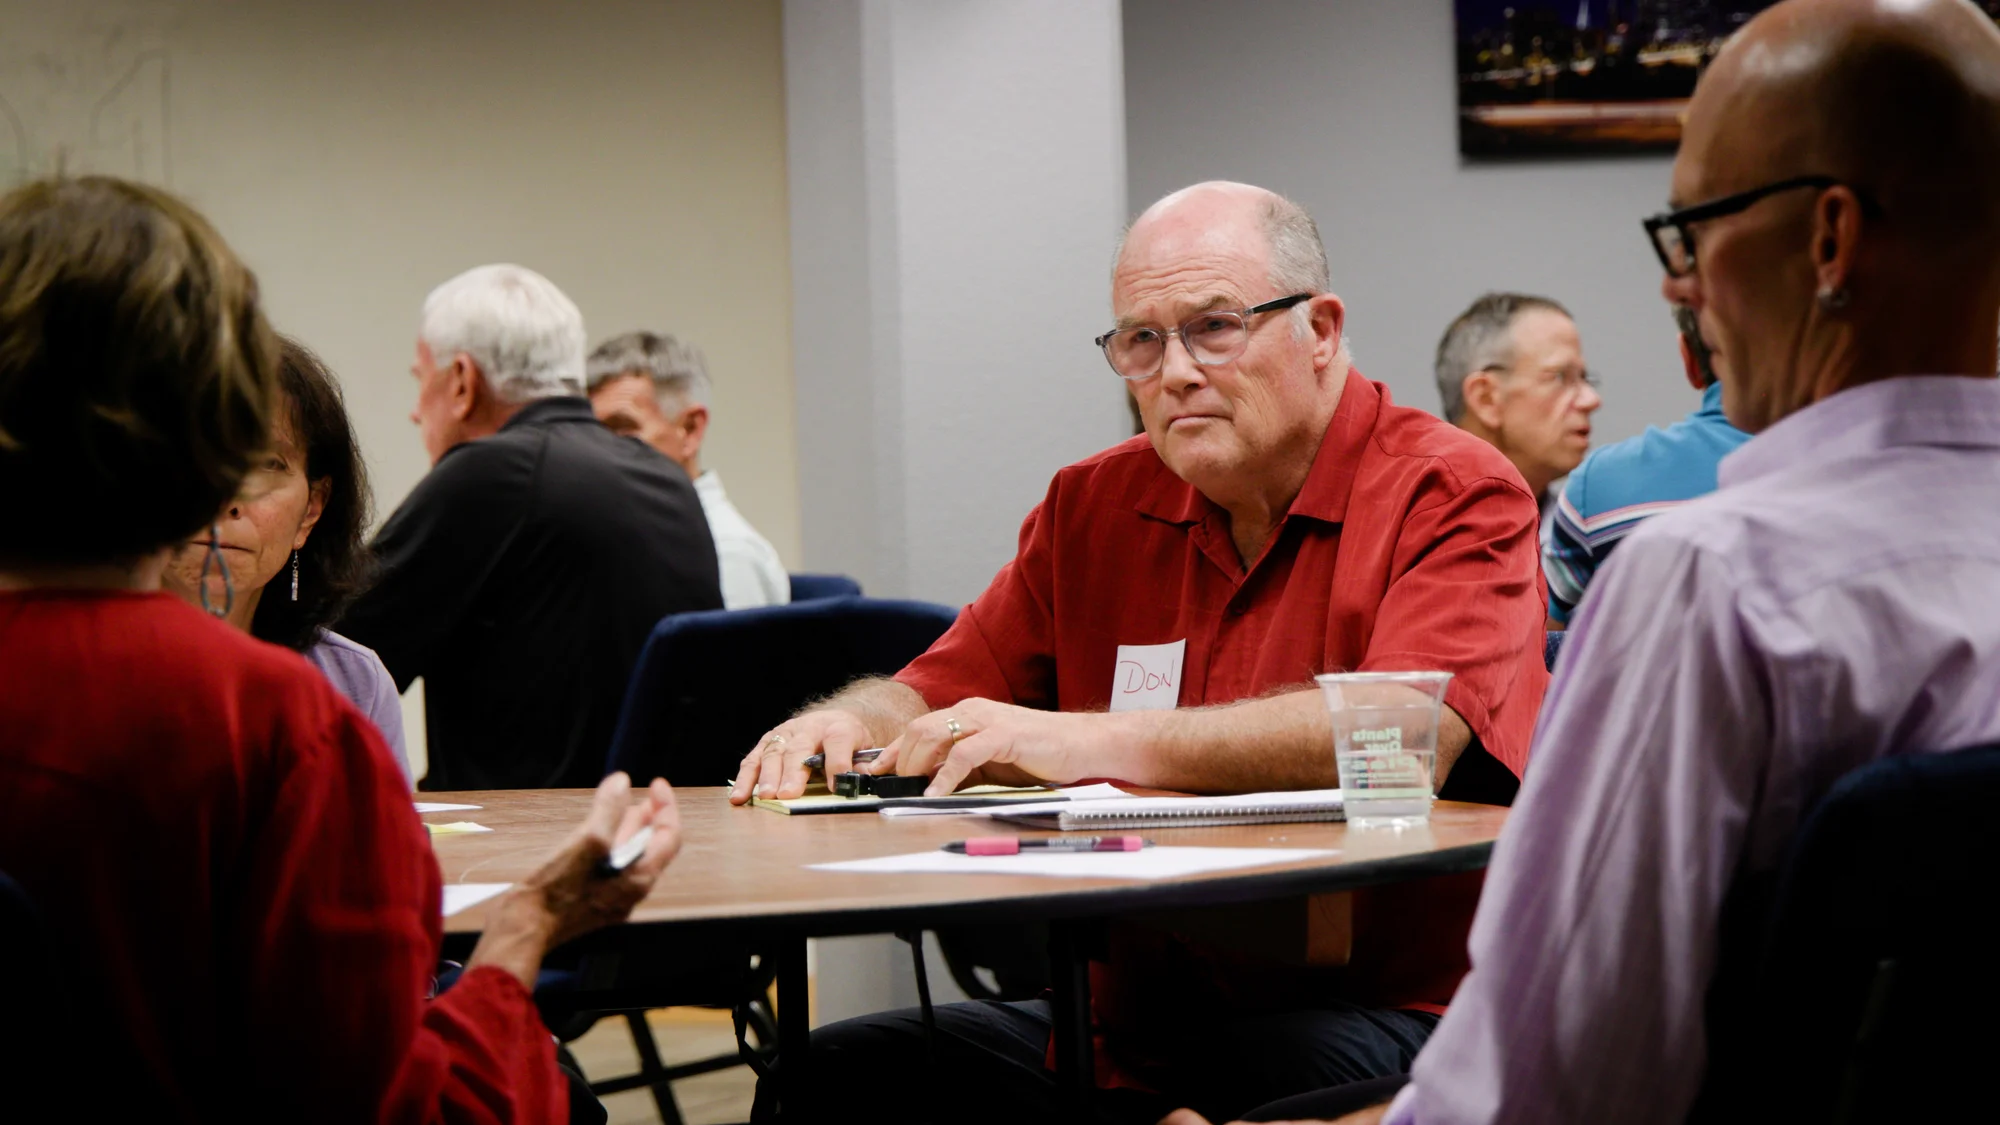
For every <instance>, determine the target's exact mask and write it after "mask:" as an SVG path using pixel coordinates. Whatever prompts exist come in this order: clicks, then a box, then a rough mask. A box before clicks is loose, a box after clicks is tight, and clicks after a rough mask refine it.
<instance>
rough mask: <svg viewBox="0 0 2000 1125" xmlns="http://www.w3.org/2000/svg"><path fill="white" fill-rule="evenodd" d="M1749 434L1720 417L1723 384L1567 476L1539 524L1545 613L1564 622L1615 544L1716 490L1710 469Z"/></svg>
mask: <svg viewBox="0 0 2000 1125" xmlns="http://www.w3.org/2000/svg"><path fill="white" fill-rule="evenodd" d="M1749 440H1750V435H1749V434H1746V433H1744V432H1743V431H1742V430H1739V429H1737V428H1736V427H1734V426H1732V425H1730V424H1729V419H1727V418H1725V417H1723V415H1722V384H1720V383H1712V384H1710V385H1709V387H1708V389H1707V390H1705V391H1703V392H1702V393H1701V407H1700V409H1698V410H1696V411H1695V412H1694V413H1692V414H1690V415H1688V416H1687V417H1686V418H1684V419H1682V420H1681V421H1679V422H1675V423H1674V424H1673V425H1671V426H1668V427H1667V428H1666V429H1664V430H1663V429H1660V428H1659V427H1657V426H1648V427H1646V432H1645V433H1643V434H1640V435H1639V436H1638V437H1635V438H1627V439H1626V440H1624V441H1621V442H1617V443H1616V444H1613V445H1607V446H1605V447H1604V448H1603V449H1600V450H1597V451H1596V452H1594V453H1592V454H1591V455H1590V456H1589V457H1587V458H1585V459H1584V462H1583V464H1581V465H1579V466H1577V470H1576V471H1575V472H1574V473H1571V474H1570V476H1569V481H1568V483H1567V484H1565V485H1564V486H1563V490H1562V496H1561V498H1560V499H1559V500H1558V501H1557V502H1556V510H1555V515H1554V517H1553V518H1551V519H1550V520H1548V521H1547V522H1546V523H1544V524H1543V525H1542V574H1543V576H1544V577H1546V578H1547V579H1548V583H1549V617H1550V618H1551V619H1552V620H1555V621H1559V622H1563V623H1565V624H1567V623H1568V621H1569V615H1570V613H1571V612H1572V611H1573V610H1575V609H1576V603H1578V602H1579V601H1582V600H1583V590H1584V587H1586V586H1588V585H1590V579H1591V577H1592V576H1593V575H1595V574H1596V573H1597V568H1598V567H1600V566H1603V565H1604V560H1605V559H1607V558H1609V557H1610V555H1611V550H1612V548H1614V547H1616V546H1617V545H1618V541H1619V540H1621V539H1623V538H1625V536H1627V535H1629V534H1631V532H1632V529H1633V528H1635V527H1637V526H1639V525H1640V524H1641V523H1643V522H1644V521H1646V520H1647V519H1649V518H1651V517H1653V516H1657V515H1659V514H1660V513H1661V512H1665V511H1670V510H1672V509H1674V508H1677V507H1679V506H1680V505H1682V504H1685V503H1687V502H1688V501H1689V500H1692V499H1694V498H1695V497H1697V496H1706V495H1707V494H1709V493H1711V492H1714V491H1715V467H1716V465H1718V464H1720V463H1721V461H1722V458H1723V457H1724V456H1725V455H1727V454H1728V453H1729V452H1730V451H1731V450H1733V449H1735V448H1736V447H1737V446H1739V445H1742V444H1743V443H1744V442H1746V441H1749Z"/></svg>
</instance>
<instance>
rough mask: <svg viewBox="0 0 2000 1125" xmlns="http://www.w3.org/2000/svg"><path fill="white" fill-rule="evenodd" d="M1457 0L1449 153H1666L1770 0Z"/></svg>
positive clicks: (1475, 154)
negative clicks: (1700, 83) (1698, 83)
mask: <svg viewBox="0 0 2000 1125" xmlns="http://www.w3.org/2000/svg"><path fill="white" fill-rule="evenodd" d="M1454 2H1455V4H1456V9H1457V11H1456V14H1457V38H1458V151H1459V152H1460V153H1461V154H1463V155H1465V156H1470V157H1492V156H1546V155H1560V154H1569V153H1626V152H1672V151H1673V150H1674V148H1675V146H1677V145H1679V144H1680V139H1681V114H1682V112H1683V111H1684V110H1685V109H1686V107H1687V100H1688V98H1689V96H1690V95H1692V94H1693V93H1694V83H1695V79H1696V78H1698V77H1700V75H1701V72H1702V70H1703V68H1704V67H1706V66H1707V65H1708V62H1709V60H1710V59H1713V58H1714V57H1715V53H1716V52H1717V51H1719V50H1721V49H1722V44H1723V41H1724V40H1726V39H1727V38H1729V36H1730V34H1731V33H1732V32H1734V31H1735V30H1736V29H1737V28H1739V27H1742V26H1743V25H1744V24H1745V23H1747V22H1749V20H1750V17H1752V16H1754V15H1756V14H1757V13H1758V12H1760V11H1762V10H1764V9H1765V8H1768V7H1770V6H1771V4H1772V3H1774V2H1775V0H1733V2H1732V0H1454ZM1996 6H2000V5H1996Z"/></svg>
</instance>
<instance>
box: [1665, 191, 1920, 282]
mask: <svg viewBox="0 0 2000 1125" xmlns="http://www.w3.org/2000/svg"><path fill="white" fill-rule="evenodd" d="M1840 184H1841V181H1840V180H1839V179H1837V178H1835V177H1833V176H1793V177H1792V178H1791V179H1789V180H1779V181H1778V182H1777V183H1773V184H1765V185H1764V186H1763V187H1757V188H1751V189H1750V190H1749V191H1739V192H1737V193H1736V194H1735V195H1725V196H1723V197H1722V198H1720V199H1711V200H1709V201H1707V202H1706V203H1697V204H1695V205H1693V206H1692V207H1683V208H1681V209H1680V210H1678V211H1665V212H1662V213H1660V214H1658V215H1654V216H1653V217H1652V218H1650V219H1646V220H1644V223H1645V227H1646V237H1647V238H1649V239H1651V240H1652V243H1653V253H1655V254H1658V255H1659V256H1660V265H1662V266H1664V267H1666V271H1667V276H1668V277H1686V276H1688V275H1689V274H1691V273H1693V272H1694V224H1695V223H1701V222H1707V221H1708V220H1710V219H1720V218H1722V217H1723V216H1725V215H1734V214H1736V213H1737V212H1739V211H1747V210H1749V209H1750V208H1751V207H1753V206H1755V205H1756V204H1757V203H1759V202H1761V201H1762V200H1763V199H1764V198H1765V197H1766V196H1772V195H1776V194H1778V193H1779V192H1781V191H1797V190H1798V189H1799V188H1808V187H1809V188H1818V189H1821V190H1825V189H1826V188H1830V187H1838V186H1840ZM1854 194H1855V198H1857V199H1859V200H1860V201H1861V213H1862V214H1864V215H1871V216H1872V215H1878V214H1880V213H1881V208H1880V207H1877V206H1876V205H1875V203H1874V201H1872V200H1870V199H1869V198H1868V197H1867V196H1865V195H1862V194H1861V193H1860V192H1858V191H1857V192H1855V193H1854Z"/></svg>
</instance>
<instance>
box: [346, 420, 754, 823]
mask: <svg viewBox="0 0 2000 1125" xmlns="http://www.w3.org/2000/svg"><path fill="white" fill-rule="evenodd" d="M374 549H375V554H376V557H377V561H378V564H379V566H380V571H379V577H378V580H377V582H376V584H375V586H374V587H373V588H372V589H371V590H369V591H368V592H367V593H366V594H364V595H363V596H362V597H361V599H360V600H359V601H357V602H356V603H355V605H354V606H353V608H351V609H350V610H348V612H347V615H346V616H345V617H344V618H343V619H342V622H341V624H340V631H341V632H342V633H343V634H345V635H346V636H348V637H350V638H352V639H353V640H355V641H357V642H359V643H361V644H364V645H367V646H368V647H369V648H372V649H374V650H375V651H376V653H377V654H378V655H380V656H381V657H382V662H383V663H384V664H386V665H388V668H389V672H390V674H392V675H393V676H395V678H396V687H397V688H398V689H399V690H400V689H404V688H407V687H409V685H410V681H412V680H414V679H416V678H417V677H419V676H421V677H423V680H424V702H425V709H426V712H427V719H428V722H427V724H426V733H427V736H428V742H429V757H430V772H429V774H428V775H427V776H426V777H425V778H424V781H423V788H425V789H434V790H450V789H524V788H552V787H573V786H587V785H595V784H597V781H598V779H599V778H601V777H602V776H603V774H604V755H605V750H606V748H607V747H608V746H609V745H610V742H611V733H612V730H613V728H614V727H615V726H616V724H617V721H618V709H619V707H620V705H621V704H622V702H623V701H624V698H625V682H626V680H627V679H628V678H629V677H630V675H631V672H632V665H633V662H634V661H636V660H637V659H638V655H639V649H640V647H641V646H643V645H644V644H645V641H646V637H647V634H648V633H650V632H651V630H652V628H653V626H654V625H655V624H657V623H658V622H659V620H660V618H662V617H664V616H666V615H667V614H670V613H684V612H688V611H690V610H701V609H721V608H722V589H721V584H720V579H719V577H718V575H717V572H716V561H715V543H714V541H713V540H712V539H710V538H709V532H708V522H707V520H706V519H704V518H703V516H702V512H701V502H700V501H699V500H698V499H697V498H696V496H695V492H694V486H693V485H692V484H690V483H689V482H688V478H687V474H686V473H684V472H682V471H681V467H680V466H679V465H676V464H674V463H673V462H672V461H670V460H668V459H667V458H665V457H663V456H661V455H660V454H659V453H658V452H656V451H655V450H653V449H651V448H649V447H648V446H646V445H644V444H643V443H641V442H639V441H637V440H634V439H632V438H627V437H620V436H618V435H616V434H614V433H612V432H611V431H610V430H607V429H605V428H604V426H603V425H601V424H599V422H598V421H597V419H596V417H594V416H593V415H592V414H591V411H590V403H589V402H587V401H586V400H584V399H581V398H569V397H565V398H549V399H541V400H538V401H536V402H532V403H530V404H528V405H527V406H525V407H523V408H522V409H521V411H520V412H519V413H517V414H515V415H514V417H513V418H512V419H510V420H509V421H508V422H507V424H506V425H505V426H503V427H502V428H501V430H500V432H499V433H497V434H494V435H493V436H491V437H487V438H481V439H480V440H478V441H470V442H466V443H464V444H462V445H459V446H456V447H454V448H453V449H451V450H449V451H447V452H446V453H445V455H444V456H443V457H442V458H440V459H439V460H438V463H437V466H436V467H435V468H433V469H432V470H431V472H430V474H429V475H428V476H426V477H424V479H423V480H422V481H420V482H419V483H418V484H417V487H416V489H415V490H414V491H412V492H411V493H410V496H409V498H408V499H407V500H405V501H403V505H402V506H401V507H400V508H398V509H396V514H395V515H394V516H391V517H390V519H389V522H388V523H387V524H386V525H384V526H383V528H382V532H381V534H380V535H378V536H377V537H376V539H375V544H374Z"/></svg>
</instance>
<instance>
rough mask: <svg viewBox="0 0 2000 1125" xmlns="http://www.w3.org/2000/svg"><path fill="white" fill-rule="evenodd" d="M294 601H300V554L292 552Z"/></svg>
mask: <svg viewBox="0 0 2000 1125" xmlns="http://www.w3.org/2000/svg"><path fill="white" fill-rule="evenodd" d="M292 600H293V601H298V600H299V553H298V552H297V551H293V552H292Z"/></svg>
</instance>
